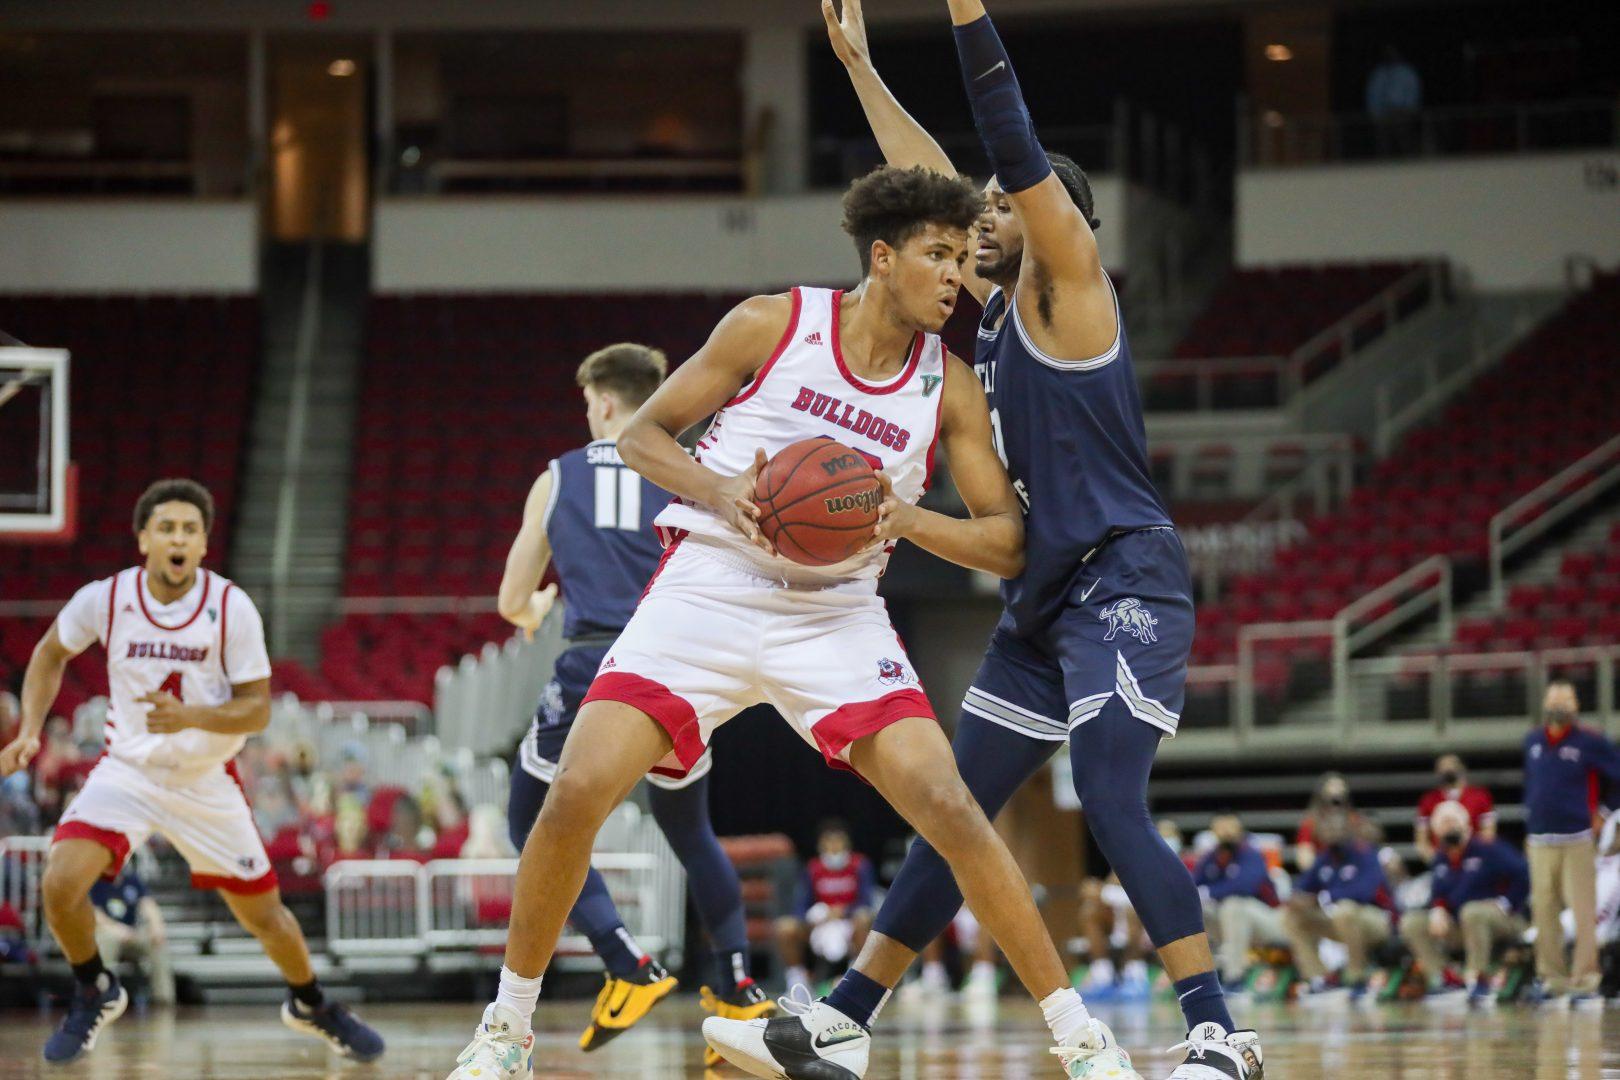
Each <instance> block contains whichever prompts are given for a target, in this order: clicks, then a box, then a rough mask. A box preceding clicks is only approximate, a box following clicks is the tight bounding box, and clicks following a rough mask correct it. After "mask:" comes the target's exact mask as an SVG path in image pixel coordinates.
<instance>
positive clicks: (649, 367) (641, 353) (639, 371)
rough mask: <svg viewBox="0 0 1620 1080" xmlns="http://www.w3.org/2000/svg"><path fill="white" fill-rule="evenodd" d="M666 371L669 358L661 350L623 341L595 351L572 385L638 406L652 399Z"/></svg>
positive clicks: (576, 374) (575, 375)
mask: <svg viewBox="0 0 1620 1080" xmlns="http://www.w3.org/2000/svg"><path fill="white" fill-rule="evenodd" d="M668 371H669V358H668V357H666V356H665V355H664V353H663V350H661V349H655V348H653V347H652V346H650V345H637V344H634V343H633V342H628V341H623V342H620V343H619V344H617V345H609V346H607V347H606V348H604V349H597V350H596V351H595V352H593V353H591V355H589V356H587V357H586V358H585V361H584V363H582V364H580V365H579V370H578V371H577V372H575V373H574V381H575V382H577V383H579V385H580V386H582V387H583V386H589V387H592V388H594V389H595V390H596V391H597V392H599V393H609V394H614V395H616V396H618V397H619V398H620V399H621V400H622V401H623V402H624V403H625V404H626V405H640V404H641V403H642V402H643V401H646V400H647V399H648V398H650V397H652V396H653V391H654V390H657V389H658V384H659V383H661V382H663V381H664V375H665V373H667V372H668Z"/></svg>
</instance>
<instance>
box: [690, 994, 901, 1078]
mask: <svg viewBox="0 0 1620 1080" xmlns="http://www.w3.org/2000/svg"><path fill="white" fill-rule="evenodd" d="M777 1000H778V1002H779V1003H780V1004H781V1006H782V1011H783V1012H784V1013H785V1015H783V1016H776V1017H772V1018H770V1019H768V1020H767V1019H758V1020H748V1021H742V1020H728V1019H726V1018H724V1017H721V1016H711V1017H709V1018H708V1019H707V1020H705V1021H703V1038H704V1039H705V1040H706V1041H707V1042H708V1044H709V1046H711V1047H712V1048H713V1049H714V1050H715V1052H716V1053H718V1054H719V1055H720V1056H721V1057H722V1058H724V1059H725V1060H727V1061H729V1062H731V1063H732V1064H733V1065H735V1066H737V1068H739V1069H741V1070H742V1071H743V1072H745V1073H747V1074H748V1075H749V1076H758V1077H761V1078H762V1080H783V1078H787V1080H861V1077H863V1076H865V1075H866V1061H867V1056H868V1054H870V1052H871V1049H872V1035H871V1032H869V1031H867V1030H866V1029H865V1028H863V1027H862V1026H861V1025H859V1024H857V1023H856V1022H855V1021H853V1020H851V1019H850V1018H849V1017H847V1016H845V1015H844V1014H843V1013H841V1012H839V1011H838V1010H837V1009H835V1008H833V1007H832V1006H831V1005H828V1004H827V1003H826V1002H825V1001H812V1000H810V991H809V990H808V989H806V988H805V987H804V985H803V984H799V985H796V986H794V988H793V990H792V992H791V993H790V994H789V995H788V996H787V997H782V998H778V999H777Z"/></svg>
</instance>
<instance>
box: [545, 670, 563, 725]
mask: <svg viewBox="0 0 1620 1080" xmlns="http://www.w3.org/2000/svg"><path fill="white" fill-rule="evenodd" d="M565 711H566V710H565V709H564V707H563V693H562V683H560V682H558V681H557V680H556V679H552V680H551V681H550V682H548V683H546V688H545V690H543V691H541V694H540V715H541V716H542V717H543V718H544V720H543V723H545V724H548V725H550V724H560V723H562V721H563V713H564V712H565Z"/></svg>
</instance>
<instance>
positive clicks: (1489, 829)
mask: <svg viewBox="0 0 1620 1080" xmlns="http://www.w3.org/2000/svg"><path fill="white" fill-rule="evenodd" d="M1444 802H1455V803H1460V804H1462V807H1463V809H1464V810H1467V811H1468V827H1469V831H1470V832H1471V833H1473V834H1474V835H1475V836H1478V837H1480V838H1482V839H1485V840H1494V839H1496V800H1494V799H1492V798H1491V793H1490V792H1489V791H1487V790H1485V789H1484V788H1482V787H1480V786H1478V785H1477V784H1470V783H1469V782H1468V768H1467V766H1465V765H1464V764H1463V760H1462V758H1460V757H1458V756H1457V755H1456V754H1441V755H1440V757H1439V758H1438V759H1437V760H1436V761H1435V763H1434V787H1432V788H1430V789H1429V790H1428V791H1426V792H1424V793H1423V798H1421V799H1419V800H1418V808H1417V822H1416V824H1415V825H1414V827H1413V830H1412V835H1413V838H1414V839H1415V840H1416V842H1417V850H1418V854H1419V855H1421V856H1422V857H1423V859H1424V860H1425V861H1428V860H1431V859H1433V858H1434V836H1433V833H1432V831H1431V830H1430V827H1429V815H1431V814H1433V813H1434V808H1435V807H1437V806H1439V805H1440V804H1441V803H1444Z"/></svg>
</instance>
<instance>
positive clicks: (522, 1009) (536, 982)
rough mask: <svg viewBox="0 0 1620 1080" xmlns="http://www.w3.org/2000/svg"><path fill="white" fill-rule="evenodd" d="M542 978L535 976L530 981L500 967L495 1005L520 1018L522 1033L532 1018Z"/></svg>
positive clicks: (506, 968) (504, 967)
mask: <svg viewBox="0 0 1620 1080" xmlns="http://www.w3.org/2000/svg"><path fill="white" fill-rule="evenodd" d="M543 977H544V976H541V975H536V976H535V977H534V978H532V979H525V978H524V977H523V976H521V975H519V974H518V973H517V972H515V971H513V970H512V969H511V968H508V967H506V966H505V965H504V964H503V965H502V966H501V988H500V990H499V991H498V992H497V993H496V994H495V1004H497V1005H499V1006H501V1007H502V1008H503V1009H511V1010H512V1011H513V1012H515V1013H517V1014H518V1015H519V1016H520V1017H522V1018H523V1030H524V1031H528V1029H529V1021H530V1020H532V1019H533V1018H534V1007H535V1004H536V1002H538V1001H539V1000H540V980H541V979H542V978H543ZM518 1034H521V1032H519V1033H518Z"/></svg>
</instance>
